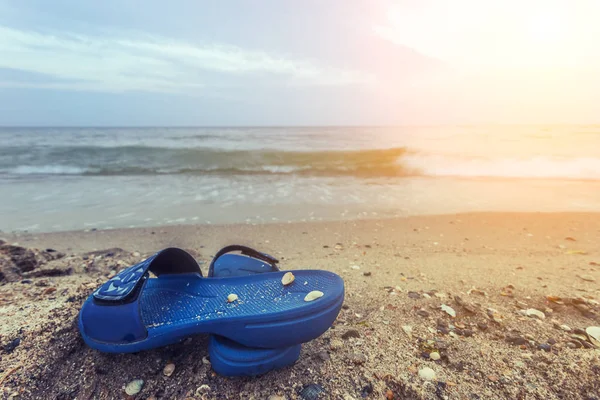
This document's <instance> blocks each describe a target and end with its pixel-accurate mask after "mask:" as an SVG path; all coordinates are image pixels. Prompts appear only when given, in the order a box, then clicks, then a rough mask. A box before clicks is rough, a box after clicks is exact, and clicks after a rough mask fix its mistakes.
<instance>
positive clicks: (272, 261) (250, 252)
mask: <svg viewBox="0 0 600 400" xmlns="http://www.w3.org/2000/svg"><path fill="white" fill-rule="evenodd" d="M234 251H240V252H241V253H242V254H243V255H245V256H248V257H252V258H256V259H258V260H261V261H264V262H266V263H267V264H269V265H270V266H271V267H272V268H273V270H274V271H279V267H277V263H279V260H278V259H276V258H275V257H273V256H272V255H269V254H267V253H263V252H261V251H258V250H255V249H253V248H251V247H247V246H242V245H239V244H232V245H230V246H225V247H223V248H222V249H221V250H219V251H218V252H217V254H216V255H215V257H214V258H213V259H212V261H211V262H210V267H209V268H208V276H213V275H214V268H215V263H216V262H217V260H218V259H219V257H221V256H223V255H225V254H227V253H231V252H234Z"/></svg>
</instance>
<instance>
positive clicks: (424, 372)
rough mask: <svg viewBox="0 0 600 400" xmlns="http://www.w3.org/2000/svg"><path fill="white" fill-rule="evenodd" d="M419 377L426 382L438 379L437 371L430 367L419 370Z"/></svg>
mask: <svg viewBox="0 0 600 400" xmlns="http://www.w3.org/2000/svg"><path fill="white" fill-rule="evenodd" d="M419 377H421V379H424V380H426V381H432V380H434V379H435V378H436V375H435V371H434V370H432V369H431V368H429V367H423V368H421V369H420V370H419Z"/></svg>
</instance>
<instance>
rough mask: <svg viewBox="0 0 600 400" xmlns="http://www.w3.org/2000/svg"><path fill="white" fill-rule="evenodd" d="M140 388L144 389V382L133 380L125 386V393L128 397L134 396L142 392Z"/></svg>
mask: <svg viewBox="0 0 600 400" xmlns="http://www.w3.org/2000/svg"><path fill="white" fill-rule="evenodd" d="M142 387H144V380H143V379H134V380H133V381H131V382H129V383H128V384H127V386H125V393H127V394H128V395H129V396H135V395H136V394H138V393H139V392H140V391H141V390H142Z"/></svg>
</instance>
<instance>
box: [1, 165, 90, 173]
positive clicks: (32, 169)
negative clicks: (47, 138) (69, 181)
mask: <svg viewBox="0 0 600 400" xmlns="http://www.w3.org/2000/svg"><path fill="white" fill-rule="evenodd" d="M86 172H89V171H88V170H87V169H86V168H80V167H71V166H65V165H42V166H30V165H20V166H18V167H15V168H11V169H9V170H8V173H10V174H13V175H81V174H84V173H86Z"/></svg>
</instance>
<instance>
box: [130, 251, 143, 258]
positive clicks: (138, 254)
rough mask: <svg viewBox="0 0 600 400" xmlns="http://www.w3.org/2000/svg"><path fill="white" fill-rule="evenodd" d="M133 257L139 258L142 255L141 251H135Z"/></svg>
mask: <svg viewBox="0 0 600 400" xmlns="http://www.w3.org/2000/svg"><path fill="white" fill-rule="evenodd" d="M131 255H132V256H134V257H139V256H140V255H141V254H140V252H139V251H134V252H133V253H132V254H131Z"/></svg>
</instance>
